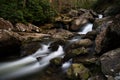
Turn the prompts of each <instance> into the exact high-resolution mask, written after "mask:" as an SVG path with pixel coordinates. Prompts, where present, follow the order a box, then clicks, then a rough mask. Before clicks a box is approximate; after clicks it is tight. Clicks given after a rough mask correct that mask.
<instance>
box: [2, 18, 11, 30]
mask: <svg viewBox="0 0 120 80" xmlns="http://www.w3.org/2000/svg"><path fill="white" fill-rule="evenodd" d="M0 29H6V30H13V25H12V23H11V22H10V21H7V20H4V19H3V18H0Z"/></svg>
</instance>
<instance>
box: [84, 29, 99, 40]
mask: <svg viewBox="0 0 120 80" xmlns="http://www.w3.org/2000/svg"><path fill="white" fill-rule="evenodd" d="M97 34H98V32H97V31H96V30H93V31H90V32H88V33H87V34H86V35H85V36H83V38H84V39H85V38H88V39H90V40H95V38H96V36H97Z"/></svg>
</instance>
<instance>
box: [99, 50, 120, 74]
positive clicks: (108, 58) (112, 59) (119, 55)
mask: <svg viewBox="0 0 120 80" xmlns="http://www.w3.org/2000/svg"><path fill="white" fill-rule="evenodd" d="M100 61H101V68H102V72H103V73H104V74H105V75H111V76H115V75H116V73H119V72H120V48H117V49H114V50H111V51H108V52H106V53H104V54H103V55H102V56H101V57H100Z"/></svg>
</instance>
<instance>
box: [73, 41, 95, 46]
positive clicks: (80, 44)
mask: <svg viewBox="0 0 120 80" xmlns="http://www.w3.org/2000/svg"><path fill="white" fill-rule="evenodd" d="M92 44H93V42H92V41H91V40H90V39H81V40H79V41H77V42H75V43H74V44H73V45H75V46H82V47H89V46H91V45H92Z"/></svg>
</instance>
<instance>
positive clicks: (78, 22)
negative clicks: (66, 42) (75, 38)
mask: <svg viewBox="0 0 120 80" xmlns="http://www.w3.org/2000/svg"><path fill="white" fill-rule="evenodd" d="M87 23H88V20H87V19H86V18H84V17H79V18H77V19H75V20H73V22H72V25H71V26H70V27H69V29H70V30H71V31H79V30H80V29H81V28H82V27H83V26H84V25H85V24H87Z"/></svg>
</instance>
